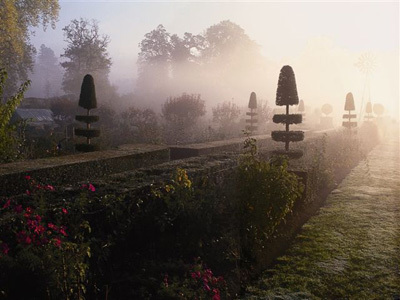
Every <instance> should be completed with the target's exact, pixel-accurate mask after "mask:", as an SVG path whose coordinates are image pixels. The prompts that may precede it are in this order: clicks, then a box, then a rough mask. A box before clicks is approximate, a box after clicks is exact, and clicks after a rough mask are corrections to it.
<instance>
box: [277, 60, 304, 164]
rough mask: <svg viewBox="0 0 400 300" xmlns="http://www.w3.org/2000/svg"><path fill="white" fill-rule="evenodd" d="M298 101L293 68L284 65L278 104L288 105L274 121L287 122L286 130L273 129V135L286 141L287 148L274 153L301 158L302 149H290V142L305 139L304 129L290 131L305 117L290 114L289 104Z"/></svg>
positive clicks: (279, 140)
mask: <svg viewBox="0 0 400 300" xmlns="http://www.w3.org/2000/svg"><path fill="white" fill-rule="evenodd" d="M298 103H299V97H298V95H297V86H296V78H295V75H294V72H293V69H292V67H291V66H283V67H282V69H281V72H280V74H279V80H278V88H277V90H276V105H278V106H286V114H276V115H274V116H273V118H272V120H273V121H274V123H283V124H285V129H286V130H279V131H273V132H272V133H271V137H272V139H273V140H274V141H277V142H284V143H285V150H283V151H282V150H278V151H274V154H280V155H287V156H288V157H289V158H300V157H301V156H302V155H303V153H302V151H301V150H292V151H291V150H289V143H290V142H298V141H302V140H303V139H304V132H303V131H289V125H290V124H300V123H301V122H302V119H303V116H302V114H289V106H290V105H296V104H298Z"/></svg>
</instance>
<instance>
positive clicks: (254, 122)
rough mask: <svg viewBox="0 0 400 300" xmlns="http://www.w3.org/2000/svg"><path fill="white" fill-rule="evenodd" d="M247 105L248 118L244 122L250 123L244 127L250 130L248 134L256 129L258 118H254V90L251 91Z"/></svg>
mask: <svg viewBox="0 0 400 300" xmlns="http://www.w3.org/2000/svg"><path fill="white" fill-rule="evenodd" d="M248 107H249V108H250V112H247V113H246V115H248V116H250V119H247V120H246V123H250V125H248V126H246V129H247V130H248V131H249V132H250V134H253V132H254V131H256V130H257V129H258V126H257V122H258V120H257V119H256V118H255V117H256V116H257V112H256V110H257V96H256V93H254V92H251V94H250V99H249V106H248Z"/></svg>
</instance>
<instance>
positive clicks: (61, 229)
mask: <svg viewBox="0 0 400 300" xmlns="http://www.w3.org/2000/svg"><path fill="white" fill-rule="evenodd" d="M60 233H61V234H62V235H63V236H68V234H67V233H66V231H65V227H64V226H61V228H60Z"/></svg>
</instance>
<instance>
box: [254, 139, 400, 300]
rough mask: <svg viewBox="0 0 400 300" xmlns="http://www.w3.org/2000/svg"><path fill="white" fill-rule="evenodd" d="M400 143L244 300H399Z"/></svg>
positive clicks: (354, 176)
mask: <svg viewBox="0 0 400 300" xmlns="http://www.w3.org/2000/svg"><path fill="white" fill-rule="evenodd" d="M399 153H400V152H399V143H398V141H393V140H392V141H387V142H386V143H384V144H381V145H380V146H378V147H376V148H375V149H374V150H373V151H372V152H371V153H370V154H369V155H368V157H367V159H366V160H365V161H364V162H362V163H360V164H359V165H358V166H357V167H356V168H355V169H354V170H353V171H352V172H351V173H350V174H349V176H347V178H346V179H345V180H344V181H343V182H342V184H341V185H340V186H339V187H338V189H336V190H334V191H333V193H331V195H330V196H329V197H328V199H327V202H326V205H325V207H323V208H321V210H320V212H319V214H318V215H316V216H314V217H312V218H311V219H310V220H309V222H307V223H306V224H305V225H304V226H303V228H302V232H301V234H299V235H298V236H297V238H296V239H295V241H294V244H293V245H292V247H291V248H290V249H289V250H288V252H287V253H286V254H285V256H282V257H280V258H279V259H278V263H277V264H276V265H275V266H274V269H271V270H268V271H266V272H265V274H264V276H263V277H262V278H261V279H260V280H259V282H258V283H257V284H255V285H253V286H251V287H249V288H248V290H247V291H248V294H247V296H246V299H303V298H301V297H302V296H300V295H307V296H306V298H307V299H349V298H351V299H352V298H354V299H398V298H399V297H400V270H399V266H400V222H399V220H400V185H399V182H400V172H399V168H400V165H399V161H400V159H399Z"/></svg>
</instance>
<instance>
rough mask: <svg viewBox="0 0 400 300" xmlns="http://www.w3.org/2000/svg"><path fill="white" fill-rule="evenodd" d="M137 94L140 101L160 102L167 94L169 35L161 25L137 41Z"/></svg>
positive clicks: (169, 55) (169, 51)
mask: <svg viewBox="0 0 400 300" xmlns="http://www.w3.org/2000/svg"><path fill="white" fill-rule="evenodd" d="M139 47H140V53H139V59H138V66H139V69H138V71H139V74H138V80H137V90H136V92H137V94H138V95H139V97H140V98H142V99H143V100H142V101H146V102H149V101H156V102H160V101H161V99H165V98H166V97H168V96H169V94H170V92H169V91H168V86H169V81H170V80H169V78H170V76H169V70H170V58H171V50H172V45H171V35H170V34H169V33H168V32H167V30H166V29H165V28H164V26H163V25H161V24H160V25H158V26H157V28H156V29H154V30H152V31H151V32H149V33H147V34H145V36H144V39H143V40H142V41H141V42H140V43H139Z"/></svg>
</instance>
